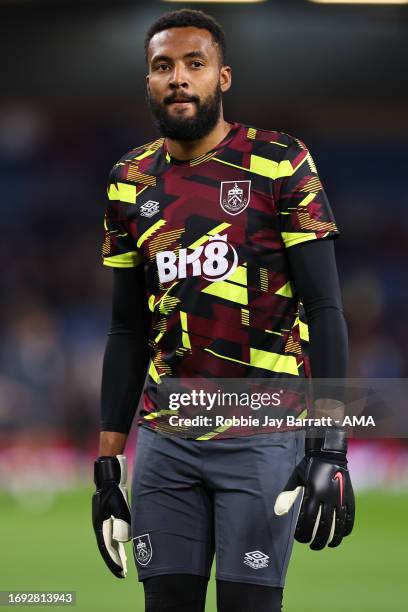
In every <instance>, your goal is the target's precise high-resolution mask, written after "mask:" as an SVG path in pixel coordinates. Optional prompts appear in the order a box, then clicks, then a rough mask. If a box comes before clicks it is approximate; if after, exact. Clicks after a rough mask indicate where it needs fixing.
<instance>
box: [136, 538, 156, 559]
mask: <svg viewBox="0 0 408 612" xmlns="http://www.w3.org/2000/svg"><path fill="white" fill-rule="evenodd" d="M133 550H134V553H135V558H136V561H137V562H138V563H139V565H148V564H149V563H150V561H151V560H152V556H153V549H152V544H151V542H150V536H149V534H148V533H144V534H143V535H140V536H136V537H135V538H133Z"/></svg>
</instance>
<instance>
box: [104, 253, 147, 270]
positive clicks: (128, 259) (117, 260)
mask: <svg viewBox="0 0 408 612" xmlns="http://www.w3.org/2000/svg"><path fill="white" fill-rule="evenodd" d="M142 260H143V258H142V256H141V255H140V253H138V252H137V251H129V252H128V253H120V254H119V255H111V256H110V257H104V258H103V260H102V263H103V265H104V266H111V267H112V268H135V267H136V266H138V265H139V264H140V263H141V262H142Z"/></svg>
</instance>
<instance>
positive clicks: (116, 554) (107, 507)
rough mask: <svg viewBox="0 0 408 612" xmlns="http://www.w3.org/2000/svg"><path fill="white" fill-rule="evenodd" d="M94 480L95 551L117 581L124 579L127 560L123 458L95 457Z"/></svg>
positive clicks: (126, 515)
mask: <svg viewBox="0 0 408 612" xmlns="http://www.w3.org/2000/svg"><path fill="white" fill-rule="evenodd" d="M94 480H95V484H96V492H95V493H94V494H93V497H92V523H93V528H94V531H95V535H96V541H97V543H98V548H99V551H100V553H101V555H102V557H103V559H104V561H105V563H106V565H107V566H108V567H109V569H110V570H111V572H112V573H113V574H115V576H116V577H117V578H125V577H126V573H127V563H126V562H127V557H126V553H125V547H124V545H123V542H128V541H129V540H130V538H131V530H130V509H129V502H128V492H127V488H126V480H127V461H126V457H125V455H116V456H115V457H105V456H103V457H98V459H97V460H96V461H95V464H94Z"/></svg>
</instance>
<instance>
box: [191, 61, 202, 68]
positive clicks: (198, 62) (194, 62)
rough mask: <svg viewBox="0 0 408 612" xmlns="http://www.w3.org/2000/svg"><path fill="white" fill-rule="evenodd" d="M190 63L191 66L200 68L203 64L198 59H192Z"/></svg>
mask: <svg viewBox="0 0 408 612" xmlns="http://www.w3.org/2000/svg"><path fill="white" fill-rule="evenodd" d="M191 65H192V66H193V68H201V67H202V66H204V64H203V63H202V62H200V61H199V60H193V61H192V62H191Z"/></svg>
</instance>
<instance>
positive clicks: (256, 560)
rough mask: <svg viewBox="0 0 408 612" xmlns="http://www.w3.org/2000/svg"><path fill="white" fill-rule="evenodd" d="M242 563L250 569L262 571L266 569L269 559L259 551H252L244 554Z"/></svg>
mask: <svg viewBox="0 0 408 612" xmlns="http://www.w3.org/2000/svg"><path fill="white" fill-rule="evenodd" d="M244 563H245V565H249V567H252V569H256V570H257V569H263V568H264V567H268V564H269V557H268V555H265V553H263V552H261V551H260V550H253V551H252V552H247V553H245V557H244Z"/></svg>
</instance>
